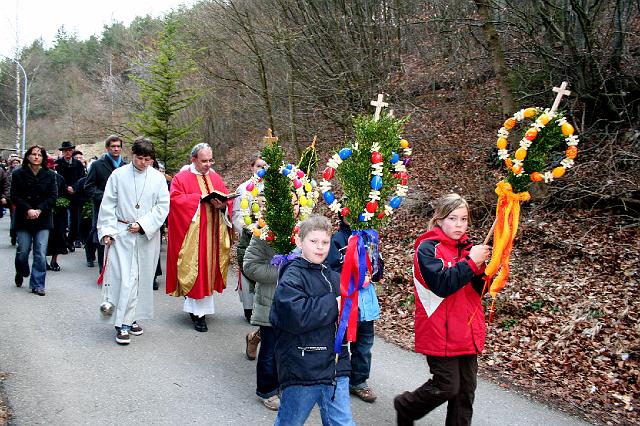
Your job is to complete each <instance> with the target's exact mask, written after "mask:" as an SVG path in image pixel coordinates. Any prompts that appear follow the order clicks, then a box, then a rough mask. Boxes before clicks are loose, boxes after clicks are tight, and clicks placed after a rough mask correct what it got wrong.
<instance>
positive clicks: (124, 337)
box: [116, 328, 131, 345]
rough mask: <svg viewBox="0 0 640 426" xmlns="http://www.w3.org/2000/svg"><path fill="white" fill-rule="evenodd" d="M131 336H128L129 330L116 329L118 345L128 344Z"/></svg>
mask: <svg viewBox="0 0 640 426" xmlns="http://www.w3.org/2000/svg"><path fill="white" fill-rule="evenodd" d="M130 340H131V338H130V337H129V332H128V331H127V330H125V329H122V328H120V329H118V330H117V331H116V343H118V344H120V345H128V344H129V342H130Z"/></svg>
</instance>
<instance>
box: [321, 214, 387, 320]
mask: <svg viewBox="0 0 640 426" xmlns="http://www.w3.org/2000/svg"><path fill="white" fill-rule="evenodd" d="M350 236H351V227H349V225H347V224H346V223H345V222H344V221H343V220H341V221H340V228H339V229H338V231H336V233H335V234H333V236H332V237H331V248H330V249H329V255H328V256H327V264H328V265H329V267H330V268H331V269H333V270H334V271H336V272H337V273H338V274H340V273H341V272H342V264H343V263H344V252H345V250H346V249H347V243H348V242H349V237H350ZM378 261H379V264H380V267H379V268H378V273H376V274H375V275H374V276H373V277H372V283H371V284H369V285H368V286H366V287H365V288H363V289H361V290H360V291H359V292H358V321H360V322H362V321H373V320H377V319H380V305H379V304H378V296H377V295H376V288H375V286H374V283H376V282H378V281H380V280H381V279H382V274H383V272H384V262H383V261H382V257H380V258H379V259H378Z"/></svg>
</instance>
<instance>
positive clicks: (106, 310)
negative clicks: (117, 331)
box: [100, 300, 116, 317]
mask: <svg viewBox="0 0 640 426" xmlns="http://www.w3.org/2000/svg"><path fill="white" fill-rule="evenodd" d="M115 309H116V305H114V304H113V303H111V302H109V301H108V300H107V301H106V302H102V303H101V304H100V313H101V314H102V316H104V317H110V316H111V315H113V311H114V310H115Z"/></svg>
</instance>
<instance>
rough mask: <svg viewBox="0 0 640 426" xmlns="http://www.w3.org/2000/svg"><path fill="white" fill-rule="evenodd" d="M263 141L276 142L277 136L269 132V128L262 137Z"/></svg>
mask: <svg viewBox="0 0 640 426" xmlns="http://www.w3.org/2000/svg"><path fill="white" fill-rule="evenodd" d="M264 142H265V143H271V144H274V143H276V142H278V137H277V136H273V133H272V132H271V129H267V135H266V136H265V137H264Z"/></svg>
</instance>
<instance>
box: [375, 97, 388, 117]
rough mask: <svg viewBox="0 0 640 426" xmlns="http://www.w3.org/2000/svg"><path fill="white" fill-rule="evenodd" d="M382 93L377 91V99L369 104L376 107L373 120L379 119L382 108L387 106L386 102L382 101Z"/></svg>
mask: <svg viewBox="0 0 640 426" xmlns="http://www.w3.org/2000/svg"><path fill="white" fill-rule="evenodd" d="M383 98H384V95H383V94H382V93H378V100H377V101H371V105H372V106H374V107H376V113H375V114H374V115H373V121H378V120H380V112H382V108H386V107H388V106H389V104H388V103H386V102H382V99H383Z"/></svg>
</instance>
